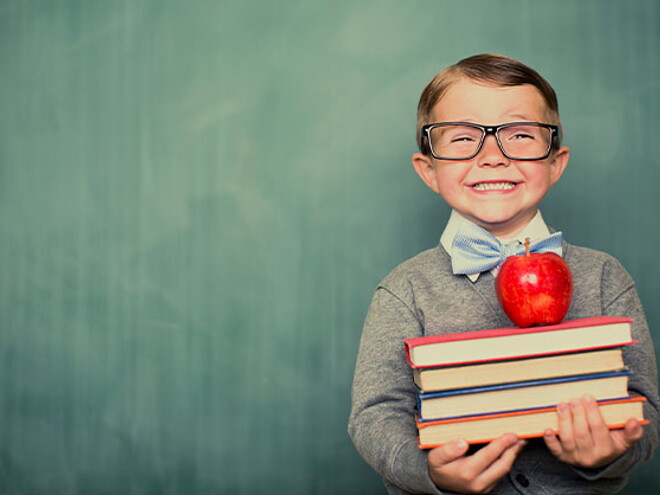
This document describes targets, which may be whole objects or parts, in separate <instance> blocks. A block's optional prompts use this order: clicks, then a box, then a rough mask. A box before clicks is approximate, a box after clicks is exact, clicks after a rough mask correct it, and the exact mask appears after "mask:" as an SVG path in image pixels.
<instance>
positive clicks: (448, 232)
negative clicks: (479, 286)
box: [440, 210, 551, 282]
mask: <svg viewBox="0 0 660 495" xmlns="http://www.w3.org/2000/svg"><path fill="white" fill-rule="evenodd" d="M463 222H469V220H467V219H466V218H465V217H463V216H461V214H460V213H458V212H457V211H456V210H452V211H451V215H450V216H449V221H448V222H447V226H446V227H445V230H444V231H443V232H442V236H441V237H440V244H441V245H442V247H443V248H445V251H447V253H449V256H451V254H452V244H453V243H454V237H455V236H456V232H457V231H458V228H459V226H460V225H461V223H463ZM550 233H551V232H550V229H549V228H548V226H547V225H546V223H545V221H544V220H543V216H542V215H541V212H540V211H539V210H536V215H534V218H532V219H531V220H530V222H529V223H528V224H527V226H526V227H525V228H524V229H523V230H522V232H520V233H519V234H518V235H517V236H515V237H514V238H509V239H504V238H501V237H500V238H499V239H500V241H502V242H508V241H513V240H519V241H523V240H524V239H525V238H526V237H529V238H530V239H537V238H539V237H546V236H548V235H550ZM492 272H493V275H496V274H497V268H494V269H493V270H492ZM467 277H468V278H469V279H470V280H471V281H472V282H475V281H476V280H477V279H478V278H479V273H475V274H472V275H468V276H467Z"/></svg>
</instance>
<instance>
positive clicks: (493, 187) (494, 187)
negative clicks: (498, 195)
mask: <svg viewBox="0 0 660 495" xmlns="http://www.w3.org/2000/svg"><path fill="white" fill-rule="evenodd" d="M514 187H516V185H515V184H514V183H513V182H479V183H478V184H475V185H474V186H472V188H473V189H476V190H477V191H507V190H509V189H513V188H514Z"/></svg>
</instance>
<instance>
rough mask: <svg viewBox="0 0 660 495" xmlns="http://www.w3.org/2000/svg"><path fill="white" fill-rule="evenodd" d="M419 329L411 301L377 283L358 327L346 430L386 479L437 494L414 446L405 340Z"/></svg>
mask: <svg viewBox="0 0 660 495" xmlns="http://www.w3.org/2000/svg"><path fill="white" fill-rule="evenodd" d="M421 333H422V330H421V325H420V322H419V321H418V320H417V317H416V315H415V314H414V312H413V310H412V309H411V308H410V307H409V305H408V304H406V303H405V302H404V301H402V299H401V298H399V297H398V296H396V295H395V294H393V293H392V292H390V291H389V290H388V289H385V288H383V287H379V288H378V289H377V290H376V293H375V294H374V297H373V300H372V302H371V306H370V308H369V312H368V314H367V318H366V321H365V324H364V329H363V331H362V339H361V342H360V348H359V351H358V357H357V363H356V367H355V376H354V379H353V404H352V410H351V414H350V418H349V425H348V431H349V434H350V436H351V438H352V440H353V443H354V444H355V447H356V449H357V450H358V452H359V453H360V455H361V456H362V457H363V458H364V460H365V461H367V463H369V464H370V465H371V466H372V467H373V468H374V469H375V470H376V471H377V472H378V473H380V474H381V476H383V477H384V478H385V479H386V480H387V481H389V482H390V483H392V484H394V485H396V486H398V487H400V488H402V489H404V490H406V491H408V492H413V493H431V494H433V493H435V494H441V492H440V491H439V490H438V489H437V487H436V486H435V485H434V483H433V481H432V480H431V478H430V476H429V473H428V469H427V453H426V452H425V451H423V450H420V449H419V448H418V446H417V429H416V426H415V419H414V417H413V413H412V411H414V410H415V402H416V397H415V390H414V386H413V377H412V371H411V369H410V367H409V366H408V364H407V362H406V358H405V352H404V344H403V341H404V339H405V338H407V337H411V336H415V335H421Z"/></svg>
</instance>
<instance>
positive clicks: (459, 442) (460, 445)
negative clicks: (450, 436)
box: [456, 439, 468, 450]
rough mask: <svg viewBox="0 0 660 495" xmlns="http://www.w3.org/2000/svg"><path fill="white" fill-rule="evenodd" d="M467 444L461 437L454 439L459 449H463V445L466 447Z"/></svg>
mask: <svg viewBox="0 0 660 495" xmlns="http://www.w3.org/2000/svg"><path fill="white" fill-rule="evenodd" d="M467 445H468V444H467V442H466V441H465V440H463V439H461V440H457V441H456V447H458V448H459V449H461V450H463V449H464V448H465V447H467Z"/></svg>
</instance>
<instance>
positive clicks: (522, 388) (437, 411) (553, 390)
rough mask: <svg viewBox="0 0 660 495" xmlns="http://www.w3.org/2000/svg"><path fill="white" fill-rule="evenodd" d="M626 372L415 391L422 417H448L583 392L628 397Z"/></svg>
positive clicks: (551, 401) (546, 403) (542, 403)
mask: <svg viewBox="0 0 660 495" xmlns="http://www.w3.org/2000/svg"><path fill="white" fill-rule="evenodd" d="M629 375H630V372H628V371H618V372H611V373H593V374H588V375H578V376H571V377H561V378H551V379H545V380H529V381H522V382H511V383H505V384H501V385H489V386H485V387H475V388H466V389H457V390H446V391H442V392H428V393H419V394H418V408H417V410H418V414H419V417H420V418H421V419H422V420H430V419H448V418H456V417H460V416H472V415H476V414H486V413H494V412H506V411H513V410H519V409H531V408H537V407H550V406H555V405H557V404H559V403H560V402H568V401H570V400H571V399H573V398H576V397H581V396H583V395H584V394H585V393H589V394H591V395H593V396H594V397H595V398H596V400H604V399H621V398H625V397H628V396H629V393H628V376H629Z"/></svg>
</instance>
